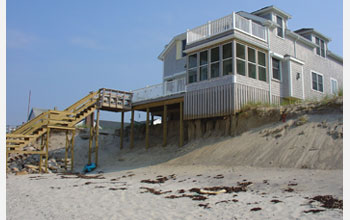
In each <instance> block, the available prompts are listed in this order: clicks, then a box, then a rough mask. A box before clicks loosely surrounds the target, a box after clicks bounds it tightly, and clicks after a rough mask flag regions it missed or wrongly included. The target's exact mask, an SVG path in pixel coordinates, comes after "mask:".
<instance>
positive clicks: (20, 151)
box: [8, 150, 46, 165]
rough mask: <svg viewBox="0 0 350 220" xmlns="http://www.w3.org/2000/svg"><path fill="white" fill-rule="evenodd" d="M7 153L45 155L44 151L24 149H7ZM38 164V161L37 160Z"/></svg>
mask: <svg viewBox="0 0 350 220" xmlns="http://www.w3.org/2000/svg"><path fill="white" fill-rule="evenodd" d="M8 153H9V154H40V155H45V154H46V151H25V150H8ZM39 165H40V161H39Z"/></svg>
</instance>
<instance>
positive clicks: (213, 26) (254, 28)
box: [187, 13, 267, 45]
mask: <svg viewBox="0 0 350 220" xmlns="http://www.w3.org/2000/svg"><path fill="white" fill-rule="evenodd" d="M229 30H237V31H240V32H242V33H244V34H247V35H249V36H252V37H254V38H257V39H259V40H262V41H264V42H266V39H267V36H266V32H267V30H266V27H264V26H263V25H261V24H258V23H256V22H254V21H252V20H249V19H246V18H244V17H242V16H240V15H239V14H236V13H232V14H230V15H227V16H225V17H222V18H219V19H217V20H215V21H209V22H208V23H207V24H204V25H201V26H199V27H196V28H193V29H191V30H187V45H190V44H192V43H195V42H198V41H201V40H204V39H207V38H209V37H213V36H215V35H219V34H221V33H224V32H226V31H229Z"/></svg>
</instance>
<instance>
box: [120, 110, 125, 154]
mask: <svg viewBox="0 0 350 220" xmlns="http://www.w3.org/2000/svg"><path fill="white" fill-rule="evenodd" d="M121 113H122V120H121V122H122V123H121V125H120V149H123V142H124V139H123V138H124V111H122V112H121Z"/></svg>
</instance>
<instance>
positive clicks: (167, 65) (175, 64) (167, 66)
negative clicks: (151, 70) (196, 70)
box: [163, 43, 186, 77]
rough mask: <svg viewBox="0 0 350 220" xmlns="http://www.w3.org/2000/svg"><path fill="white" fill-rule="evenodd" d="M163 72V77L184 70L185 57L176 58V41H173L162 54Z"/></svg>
mask: <svg viewBox="0 0 350 220" xmlns="http://www.w3.org/2000/svg"><path fill="white" fill-rule="evenodd" d="M163 64H164V74H163V77H169V76H173V75H175V74H177V73H181V72H184V71H186V68H185V65H186V57H182V58H181V59H178V60H177V59H176V43H174V44H173V45H172V46H171V47H170V48H169V50H168V52H167V53H166V54H165V56H164V62H163Z"/></svg>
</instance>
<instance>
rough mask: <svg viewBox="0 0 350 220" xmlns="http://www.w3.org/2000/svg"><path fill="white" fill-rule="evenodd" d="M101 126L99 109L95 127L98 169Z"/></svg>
mask: <svg viewBox="0 0 350 220" xmlns="http://www.w3.org/2000/svg"><path fill="white" fill-rule="evenodd" d="M99 126H100V109H97V115H96V125H95V135H96V136H95V163H96V167H97V164H98V147H99V146H98V135H99V132H100V130H99Z"/></svg>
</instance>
